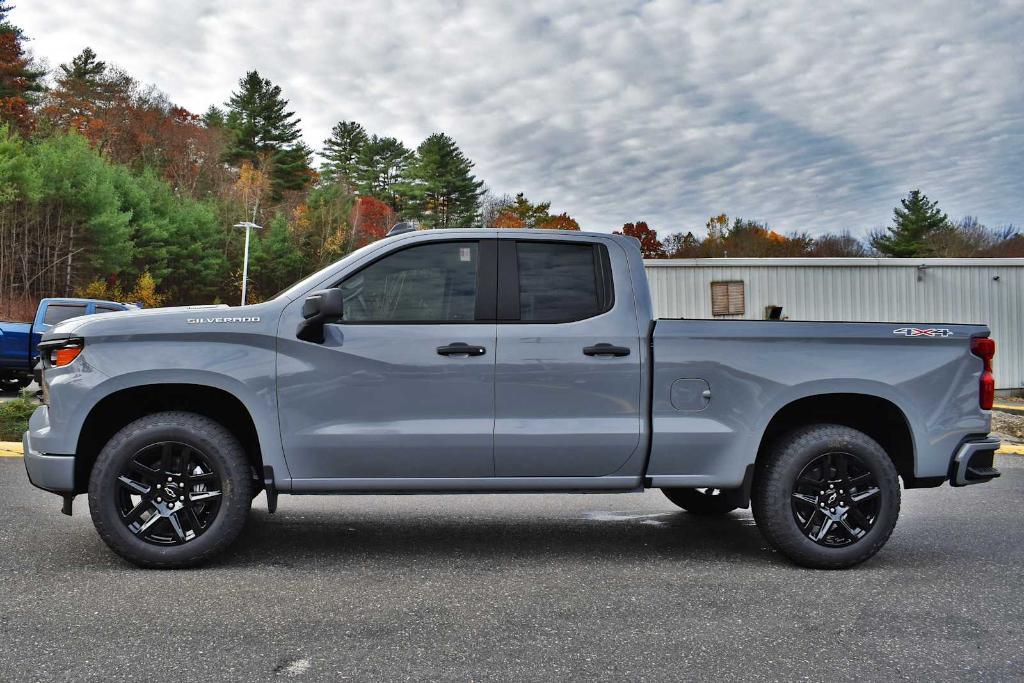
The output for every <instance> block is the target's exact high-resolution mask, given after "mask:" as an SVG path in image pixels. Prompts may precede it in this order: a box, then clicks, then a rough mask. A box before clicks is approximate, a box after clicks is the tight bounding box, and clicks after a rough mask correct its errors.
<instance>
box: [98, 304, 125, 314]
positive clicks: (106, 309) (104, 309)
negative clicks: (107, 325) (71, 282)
mask: <svg viewBox="0 0 1024 683" xmlns="http://www.w3.org/2000/svg"><path fill="white" fill-rule="evenodd" d="M123 310H124V309H123V308H114V307H112V306H102V305H100V304H96V312H97V313H112V312H114V311H123Z"/></svg>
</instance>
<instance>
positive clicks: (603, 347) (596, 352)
mask: <svg viewBox="0 0 1024 683" xmlns="http://www.w3.org/2000/svg"><path fill="white" fill-rule="evenodd" d="M583 353H584V355H587V356H628V355H629V347H628V346H613V345H611V344H603V343H602V344H594V345H593V346H584V347H583Z"/></svg>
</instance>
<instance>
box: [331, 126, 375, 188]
mask: <svg viewBox="0 0 1024 683" xmlns="http://www.w3.org/2000/svg"><path fill="white" fill-rule="evenodd" d="M369 140H370V136H369V135H367V134H366V129H365V128H363V127H362V126H361V125H360V124H358V123H356V122H355V121H339V122H338V123H336V124H334V128H332V129H331V137H329V138H327V139H326V140H324V148H323V151H322V152H321V153H320V155H321V156H322V157H323V158H324V164H323V166H322V167H321V169H320V174H321V175H322V176H323V177H324V178H325V179H326V180H328V181H330V182H342V183H345V184H346V185H348V186H350V187H352V186H354V185H355V177H356V175H357V173H356V172H357V170H358V167H359V152H360V151H361V150H362V148H363V146H364V145H365V144H366V143H367V142H369Z"/></svg>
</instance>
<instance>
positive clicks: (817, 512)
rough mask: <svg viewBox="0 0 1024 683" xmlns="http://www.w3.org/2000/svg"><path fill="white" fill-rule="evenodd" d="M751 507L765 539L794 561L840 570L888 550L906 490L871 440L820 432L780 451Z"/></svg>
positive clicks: (804, 433) (797, 435)
mask: <svg viewBox="0 0 1024 683" xmlns="http://www.w3.org/2000/svg"><path fill="white" fill-rule="evenodd" d="M751 502H752V507H753V511H754V519H755V520H756V521H757V525H758V528H759V529H760V530H761V533H763V534H764V536H765V538H766V539H767V540H768V542H769V543H771V544H772V545H773V546H774V547H775V548H777V549H778V550H779V551H781V552H782V553H784V554H785V555H786V556H787V557H789V558H790V559H792V560H793V561H794V562H796V563H797V564H801V565H804V566H806V567H815V568H821V569H841V568H844V567H850V566H853V565H855V564H858V563H860V562H863V561H864V560H866V559H868V558H869V557H871V556H872V555H874V554H875V553H876V552H878V550H879V549H880V548H881V547H882V546H883V545H885V542H886V541H887V540H888V539H889V536H890V535H891V534H892V530H893V528H894V527H895V526H896V518H897V517H898V516H899V510H900V485H899V478H898V476H897V473H896V468H895V467H894V466H893V463H892V460H891V459H890V458H889V456H888V455H887V454H886V452H885V451H884V450H883V449H882V447H881V446H879V445H878V443H877V442H876V441H874V440H873V439H872V438H871V437H869V436H868V435H866V434H864V433H863V432H860V431H857V430H856V429H852V428H850V427H845V426H841V425H813V426H810V427H805V428H802V429H798V430H796V431H794V432H791V433H790V434H788V435H787V436H785V437H783V438H782V439H781V440H779V441H778V442H777V443H776V444H775V446H774V447H773V448H772V449H771V451H770V452H769V453H768V454H767V457H766V459H765V461H764V462H763V463H762V465H761V468H760V470H759V471H758V476H757V481H756V482H755V486H754V491H753V497H752V501H751Z"/></svg>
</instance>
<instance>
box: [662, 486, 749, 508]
mask: <svg viewBox="0 0 1024 683" xmlns="http://www.w3.org/2000/svg"><path fill="white" fill-rule="evenodd" d="M661 492H662V493H664V494H665V497H666V498H668V499H669V500H671V501H672V502H673V503H675V504H676V505H678V506H679V507H681V508H683V509H684V510H686V511H687V512H690V513H693V514H695V515H724V514H726V513H727V512H732V511H733V510H735V509H736V508H738V507H739V505H736V503H735V502H734V499H735V496H734V495H731V494H733V493H734V492H733V491H730V490H728V489H711V488H703V489H662V490H661Z"/></svg>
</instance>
